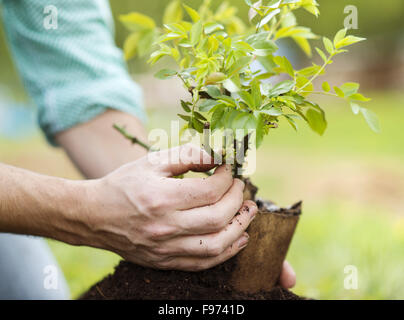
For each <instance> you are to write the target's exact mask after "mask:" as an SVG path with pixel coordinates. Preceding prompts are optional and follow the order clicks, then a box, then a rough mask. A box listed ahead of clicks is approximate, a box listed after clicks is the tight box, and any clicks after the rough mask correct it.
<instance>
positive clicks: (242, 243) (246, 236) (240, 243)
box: [238, 234, 250, 248]
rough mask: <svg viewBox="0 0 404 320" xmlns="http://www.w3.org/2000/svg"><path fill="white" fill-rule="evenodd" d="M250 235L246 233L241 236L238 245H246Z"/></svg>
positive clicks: (241, 246) (240, 246)
mask: <svg viewBox="0 0 404 320" xmlns="http://www.w3.org/2000/svg"><path fill="white" fill-rule="evenodd" d="M249 238H250V236H249V235H248V234H245V235H244V236H242V237H241V239H240V240H239V241H238V247H239V248H243V247H245V246H246V245H247V243H248V239H249Z"/></svg>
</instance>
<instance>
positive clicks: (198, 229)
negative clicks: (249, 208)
mask: <svg viewBox="0 0 404 320" xmlns="http://www.w3.org/2000/svg"><path fill="white" fill-rule="evenodd" d="M243 190H244V182H242V181H241V180H239V179H234V180H233V185H232V186H231V188H230V189H229V191H228V192H227V193H226V194H225V195H224V196H223V198H222V199H221V200H219V201H218V202H216V203H215V204H213V205H209V206H205V207H199V208H194V209H190V210H185V211H177V212H175V213H173V214H172V215H171V216H170V219H172V222H173V223H174V224H175V225H176V226H178V227H179V229H180V231H179V232H180V234H187V235H200V234H208V233H215V232H219V231H220V230H222V229H223V228H224V227H226V226H227V225H228V223H229V222H230V221H231V220H232V219H233V217H234V216H235V214H236V213H237V212H238V211H239V209H240V208H241V205H242V203H243Z"/></svg>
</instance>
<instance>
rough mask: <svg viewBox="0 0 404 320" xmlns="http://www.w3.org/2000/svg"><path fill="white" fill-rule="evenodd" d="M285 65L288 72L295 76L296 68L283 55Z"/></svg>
mask: <svg viewBox="0 0 404 320" xmlns="http://www.w3.org/2000/svg"><path fill="white" fill-rule="evenodd" d="M283 66H284V67H285V70H286V72H287V73H288V74H289V75H290V76H291V77H292V78H294V77H295V70H294V69H293V66H292V64H291V63H290V62H289V60H288V59H287V58H286V57H283Z"/></svg>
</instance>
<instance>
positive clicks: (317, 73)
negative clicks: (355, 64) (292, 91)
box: [297, 54, 334, 93]
mask: <svg viewBox="0 0 404 320" xmlns="http://www.w3.org/2000/svg"><path fill="white" fill-rule="evenodd" d="M333 56H334V54H331V55H330V56H329V57H328V59H327V60H326V61H325V62H324V64H323V65H322V66H321V68H320V69H319V70H318V71H317V72H316V74H315V75H314V76H312V77H311V79H310V80H309V82H307V83H306V84H305V85H304V86H303V87H301V88H300V89H299V90H297V93H300V92H302V91H303V89H305V88H306V87H307V86H308V85H310V84H312V83H313V81H314V80H315V79H317V77H318V76H319V75H320V74H321V72H323V71H324V69H325V67H326V66H327V65H328V64H329V62H330V61H331V58H332V57H333Z"/></svg>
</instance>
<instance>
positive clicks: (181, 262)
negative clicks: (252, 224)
mask: <svg viewBox="0 0 404 320" xmlns="http://www.w3.org/2000/svg"><path fill="white" fill-rule="evenodd" d="M247 244H248V237H246V236H245V235H243V236H242V237H241V238H240V239H238V240H237V241H236V242H235V243H234V244H233V245H231V246H230V247H228V248H227V249H226V250H225V251H224V252H223V253H222V254H221V255H219V256H216V257H209V258H196V257H178V258H174V259H170V260H168V261H166V262H161V263H159V264H157V266H156V267H157V268H158V269H165V270H181V271H190V272H196V271H202V270H207V269H210V268H213V267H215V266H217V265H219V264H221V263H223V262H225V261H227V260H229V259H230V258H231V257H233V256H235V255H236V254H237V253H239V252H240V251H241V250H242V249H244V248H245V247H246V246H247Z"/></svg>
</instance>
